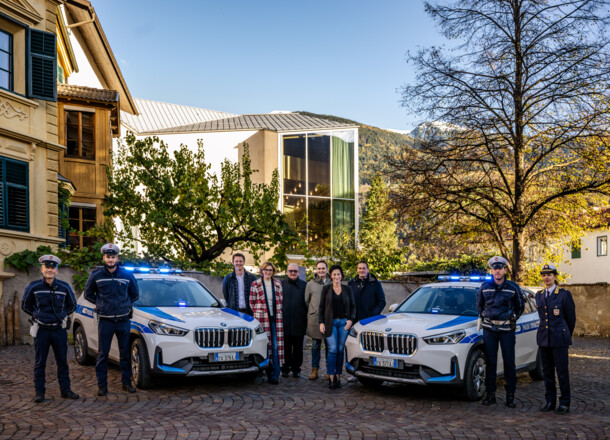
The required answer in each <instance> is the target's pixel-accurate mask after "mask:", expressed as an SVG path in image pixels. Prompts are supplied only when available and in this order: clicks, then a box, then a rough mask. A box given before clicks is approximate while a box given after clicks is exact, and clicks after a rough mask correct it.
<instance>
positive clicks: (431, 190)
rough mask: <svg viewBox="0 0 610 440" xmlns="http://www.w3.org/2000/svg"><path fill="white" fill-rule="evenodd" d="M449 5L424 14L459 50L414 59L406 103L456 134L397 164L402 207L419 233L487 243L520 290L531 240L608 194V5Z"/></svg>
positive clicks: (571, 1)
mask: <svg viewBox="0 0 610 440" xmlns="http://www.w3.org/2000/svg"><path fill="white" fill-rule="evenodd" d="M444 3H445V4H442V5H441V4H431V3H426V10H427V12H428V13H429V14H430V15H431V16H432V17H433V18H434V19H435V20H436V21H437V22H438V24H439V27H440V30H441V32H442V33H443V34H444V35H445V36H446V37H448V38H450V39H456V40H459V41H460V45H459V46H458V47H457V48H455V49H453V50H451V51H448V50H441V49H439V48H436V47H431V48H426V49H422V50H420V51H419V52H418V53H417V54H415V55H413V56H411V57H410V62H412V63H413V64H414V65H415V67H416V69H417V72H418V74H417V77H416V80H415V81H414V83H413V84H410V85H407V86H405V87H404V89H403V104H404V105H405V106H406V107H408V108H410V109H412V110H413V111H415V112H419V113H420V114H421V116H424V117H427V118H430V119H431V120H436V121H443V122H446V123H448V124H450V125H449V127H453V128H450V129H448V130H446V131H445V132H444V133H443V135H440V136H439V135H435V136H432V137H429V138H427V139H424V140H422V141H421V142H419V143H418V144H417V145H415V146H414V147H413V148H405V149H403V151H402V152H401V154H400V155H398V156H395V157H393V158H391V159H390V162H391V164H390V165H391V169H392V171H391V177H392V180H393V182H395V184H396V185H395V188H394V197H395V200H396V202H397V206H398V208H399V211H400V212H401V213H402V214H403V215H404V216H406V218H407V219H408V220H409V221H410V222H411V224H413V225H415V230H417V228H418V226H419V227H421V225H428V227H427V231H428V234H433V233H434V231H436V232H441V233H444V234H447V235H451V236H454V237H455V236H461V237H464V238H465V239H470V240H472V239H476V240H478V241H479V242H480V241H481V239H485V240H491V241H492V243H493V247H494V248H497V249H499V250H500V251H501V252H502V254H503V255H504V256H506V257H507V258H508V259H509V261H510V260H511V259H512V273H513V277H514V278H515V279H517V280H519V281H520V280H521V277H522V273H523V262H524V248H525V245H526V244H527V242H528V240H532V239H536V238H540V237H544V236H545V235H547V234H549V233H564V232H567V233H569V232H570V231H571V229H570V228H571V227H572V226H574V225H582V221H584V220H586V219H588V218H589V217H588V215H585V213H590V212H591V211H592V209H591V208H592V207H593V205H594V204H595V203H598V201H599V200H596V199H595V198H596V197H598V196H602V198H606V196H607V195H608V194H610V185H609V184H610V172H609V170H608V163H609V159H610V154H609V150H608V143H609V137H608V135H609V131H608V128H609V122H610V121H609V112H608V110H609V107H608V95H609V90H610V89H609V86H610V65H609V63H608V54H607V47H608V40H607V36H606V34H605V26H606V25H607V23H608V11H607V7H608V3H607V1H605V0H566V1H553V0H487V1H483V0H455V1H450V2H444ZM455 127H458V128H455Z"/></svg>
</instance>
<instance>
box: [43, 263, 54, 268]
mask: <svg viewBox="0 0 610 440" xmlns="http://www.w3.org/2000/svg"><path fill="white" fill-rule="evenodd" d="M42 265H43V266H44V267H47V268H49V269H55V268H56V267H57V263H42Z"/></svg>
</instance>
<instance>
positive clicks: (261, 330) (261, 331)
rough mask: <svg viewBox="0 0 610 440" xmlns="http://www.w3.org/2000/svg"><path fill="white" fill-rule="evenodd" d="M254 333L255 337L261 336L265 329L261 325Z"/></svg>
mask: <svg viewBox="0 0 610 440" xmlns="http://www.w3.org/2000/svg"><path fill="white" fill-rule="evenodd" d="M254 333H256V334H257V335H262V334H263V333H265V329H264V328H263V326H262V325H259V326H258V327H256V328H255V329H254Z"/></svg>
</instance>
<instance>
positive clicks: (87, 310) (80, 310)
mask: <svg viewBox="0 0 610 440" xmlns="http://www.w3.org/2000/svg"><path fill="white" fill-rule="evenodd" d="M76 313H77V314H78V315H83V316H86V317H87V318H93V309H92V308H91V307H85V306H83V305H82V304H77V305H76Z"/></svg>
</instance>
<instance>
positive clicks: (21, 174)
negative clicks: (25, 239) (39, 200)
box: [0, 157, 30, 232]
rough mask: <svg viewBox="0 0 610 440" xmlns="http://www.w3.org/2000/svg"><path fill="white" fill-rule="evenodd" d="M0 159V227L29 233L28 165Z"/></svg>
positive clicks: (4, 158)
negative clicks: (0, 162)
mask: <svg viewBox="0 0 610 440" xmlns="http://www.w3.org/2000/svg"><path fill="white" fill-rule="evenodd" d="M0 159H1V160H2V164H1V166H0V181H1V183H0V185H1V188H0V222H1V225H0V227H2V228H4V229H14V230H16V231H23V232H29V228H30V223H29V202H28V200H29V194H28V182H29V178H28V170H29V168H28V164H27V163H26V162H21V161H18V160H13V159H8V158H6V157H2V158H0Z"/></svg>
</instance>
